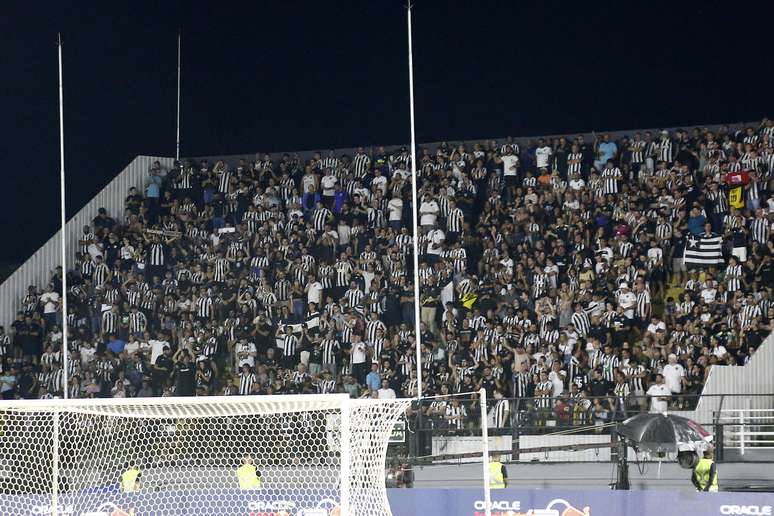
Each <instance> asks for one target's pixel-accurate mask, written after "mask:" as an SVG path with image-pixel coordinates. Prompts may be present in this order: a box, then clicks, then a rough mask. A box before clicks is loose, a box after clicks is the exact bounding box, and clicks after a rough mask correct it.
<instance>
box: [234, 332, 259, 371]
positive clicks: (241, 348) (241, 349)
mask: <svg viewBox="0 0 774 516" xmlns="http://www.w3.org/2000/svg"><path fill="white" fill-rule="evenodd" d="M234 352H235V354H236V357H237V369H242V366H243V365H245V364H246V365H248V366H250V369H253V367H255V356H256V355H257V354H258V350H257V349H256V348H255V344H253V343H252V342H247V339H239V342H238V343H237V345H236V348H235V349H234Z"/></svg>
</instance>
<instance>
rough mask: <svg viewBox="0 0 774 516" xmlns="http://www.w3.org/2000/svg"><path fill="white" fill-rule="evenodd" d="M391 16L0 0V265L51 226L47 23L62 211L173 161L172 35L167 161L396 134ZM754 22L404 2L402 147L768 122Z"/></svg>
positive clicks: (649, 6)
mask: <svg viewBox="0 0 774 516" xmlns="http://www.w3.org/2000/svg"><path fill="white" fill-rule="evenodd" d="M403 5H404V0H390V1H386V0H368V1H359V2H330V1H326V2H323V1H320V0H318V1H293V0H283V1H275V2H268V1H258V2H228V1H218V2H184V1H179V2H174V1H166V0H165V1H162V2H159V1H158V0H156V1H154V2H144V1H137V0H133V1H114V0H111V1H109V2H86V1H84V2H61V1H59V2H52V3H46V2H9V3H6V4H4V5H3V13H2V15H1V16H0V70H1V71H2V75H0V136H1V137H2V140H0V141H2V144H1V145H0V149H2V155H3V172H2V179H0V181H2V187H3V190H2V191H3V192H4V195H3V202H2V203H0V221H2V222H1V223H0V224H1V225H2V228H1V229H2V235H3V236H4V237H5V242H6V243H7V244H6V245H4V246H2V248H0V262H18V261H22V260H24V259H25V258H26V257H28V256H29V255H30V254H31V252H33V251H34V250H35V249H37V248H38V247H39V246H40V244H41V243H43V242H44V241H45V240H46V239H47V238H49V237H50V236H51V235H52V234H53V233H54V232H55V231H56V229H57V228H58V221H59V211H58V209H59V198H58V195H59V185H58V180H59V179H58V170H59V162H58V120H57V116H58V114H57V113H58V112H57V75H56V74H57V71H56V46H55V41H56V33H57V32H58V31H61V32H62V34H63V40H64V45H65V47H64V52H65V58H64V64H65V134H66V166H67V174H68V196H69V197H68V216H70V215H72V214H74V213H75V212H76V211H77V210H78V209H79V208H80V207H81V206H82V205H83V204H84V203H85V202H87V201H88V200H89V199H90V198H91V197H92V196H93V195H94V194H95V193H96V192H97V191H99V190H100V189H101V188H102V187H103V186H104V185H105V184H106V183H107V182H108V181H109V180H110V179H111V178H112V177H113V176H114V175H115V174H116V173H117V172H118V171H120V170H121V169H122V168H123V167H124V166H125V165H126V164H127V163H128V162H129V161H130V160H131V159H132V158H133V157H134V156H136V155H137V154H157V155H170V156H171V155H174V150H175V149H174V144H175V139H174V138H175V87H176V78H175V77H176V76H175V73H176V72H175V67H176V52H177V49H176V39H177V30H178V27H182V29H183V96H182V112H183V115H182V117H183V118H182V135H183V136H182V154H183V156H186V155H189V156H194V155H204V154H218V153H239V152H252V151H257V150H266V151H279V150H303V149H310V148H330V147H336V146H352V145H357V144H379V143H388V144H391V143H403V142H407V141H408V138H409V132H408V131H409V129H408V94H407V68H406V50H407V46H406V22H405V9H404V7H403ZM772 10H774V7H772V2H766V3H760V4H759V5H758V6H755V7H753V4H749V5H748V4H746V3H743V2H741V3H739V2H737V3H734V2H718V1H703V2H689V1H680V2H674V1H670V2H660V1H651V2H641V3H637V2H634V3H632V2H620V1H619V2H571V1H555V2H551V1H525V0H519V1H515V0H513V1H501V2H489V1H484V0H480V1H458V2H442V1H439V0H416V3H415V8H414V11H413V13H414V48H415V52H414V58H415V81H416V117H417V138H418V140H419V141H420V142H422V141H437V140H442V139H446V140H452V141H453V140H455V139H462V138H466V139H473V138H483V137H492V136H504V135H506V134H513V135H515V136H519V135H523V136H526V135H536V134H545V133H556V132H575V131H581V130H591V129H597V130H601V129H627V128H636V127H655V126H674V125H689V124H702V123H714V122H725V121H739V120H747V119H757V118H760V117H763V116H766V115H771V114H772V113H774V109H773V108H774V99H772V96H771V84H772V83H773V81H772V79H774V77H773V76H774V64H773V62H774V60H772V55H771V48H772V46H771V39H770V35H769V30H770V27H769V24H770V20H771V19H772V16H771V15H772V12H771V11H772ZM8 243H13V245H8Z"/></svg>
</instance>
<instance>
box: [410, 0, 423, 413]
mask: <svg viewBox="0 0 774 516" xmlns="http://www.w3.org/2000/svg"><path fill="white" fill-rule="evenodd" d="M407 10H408V73H409V114H410V120H411V218H412V226H413V231H414V336H415V339H416V340H415V342H416V345H417V347H416V354H417V356H416V361H417V399H420V398H421V397H422V336H421V332H420V323H419V321H420V319H419V316H420V312H419V224H418V222H417V210H418V209H419V205H418V204H417V140H416V132H415V130H414V53H413V46H412V41H411V39H412V38H411V3H410V2H409V5H408V7H407ZM420 410H421V407H420Z"/></svg>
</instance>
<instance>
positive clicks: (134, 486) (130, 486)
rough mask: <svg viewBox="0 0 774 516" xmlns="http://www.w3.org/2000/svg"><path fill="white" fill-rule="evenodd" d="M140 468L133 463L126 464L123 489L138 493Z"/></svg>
mask: <svg viewBox="0 0 774 516" xmlns="http://www.w3.org/2000/svg"><path fill="white" fill-rule="evenodd" d="M140 476H141V474H140V469H139V468H138V467H137V466H136V465H134V463H132V464H127V465H126V471H124V472H123V473H122V474H121V491H123V492H124V493H136V492H137V491H139V490H140Z"/></svg>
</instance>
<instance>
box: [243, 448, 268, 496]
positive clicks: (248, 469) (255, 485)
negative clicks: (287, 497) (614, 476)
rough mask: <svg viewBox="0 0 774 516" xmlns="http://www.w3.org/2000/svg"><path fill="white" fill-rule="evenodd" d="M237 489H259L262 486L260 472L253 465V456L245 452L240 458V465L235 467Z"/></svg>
mask: <svg viewBox="0 0 774 516" xmlns="http://www.w3.org/2000/svg"><path fill="white" fill-rule="evenodd" d="M237 479H238V480H239V489H248V490H254V489H260V488H261V487H262V486H263V481H262V480H261V472H260V471H258V470H257V469H256V467H255V466H254V465H253V458H252V457H251V456H250V454H248V453H246V454H245V456H244V457H243V459H242V465H241V466H239V467H238V468H237Z"/></svg>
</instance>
